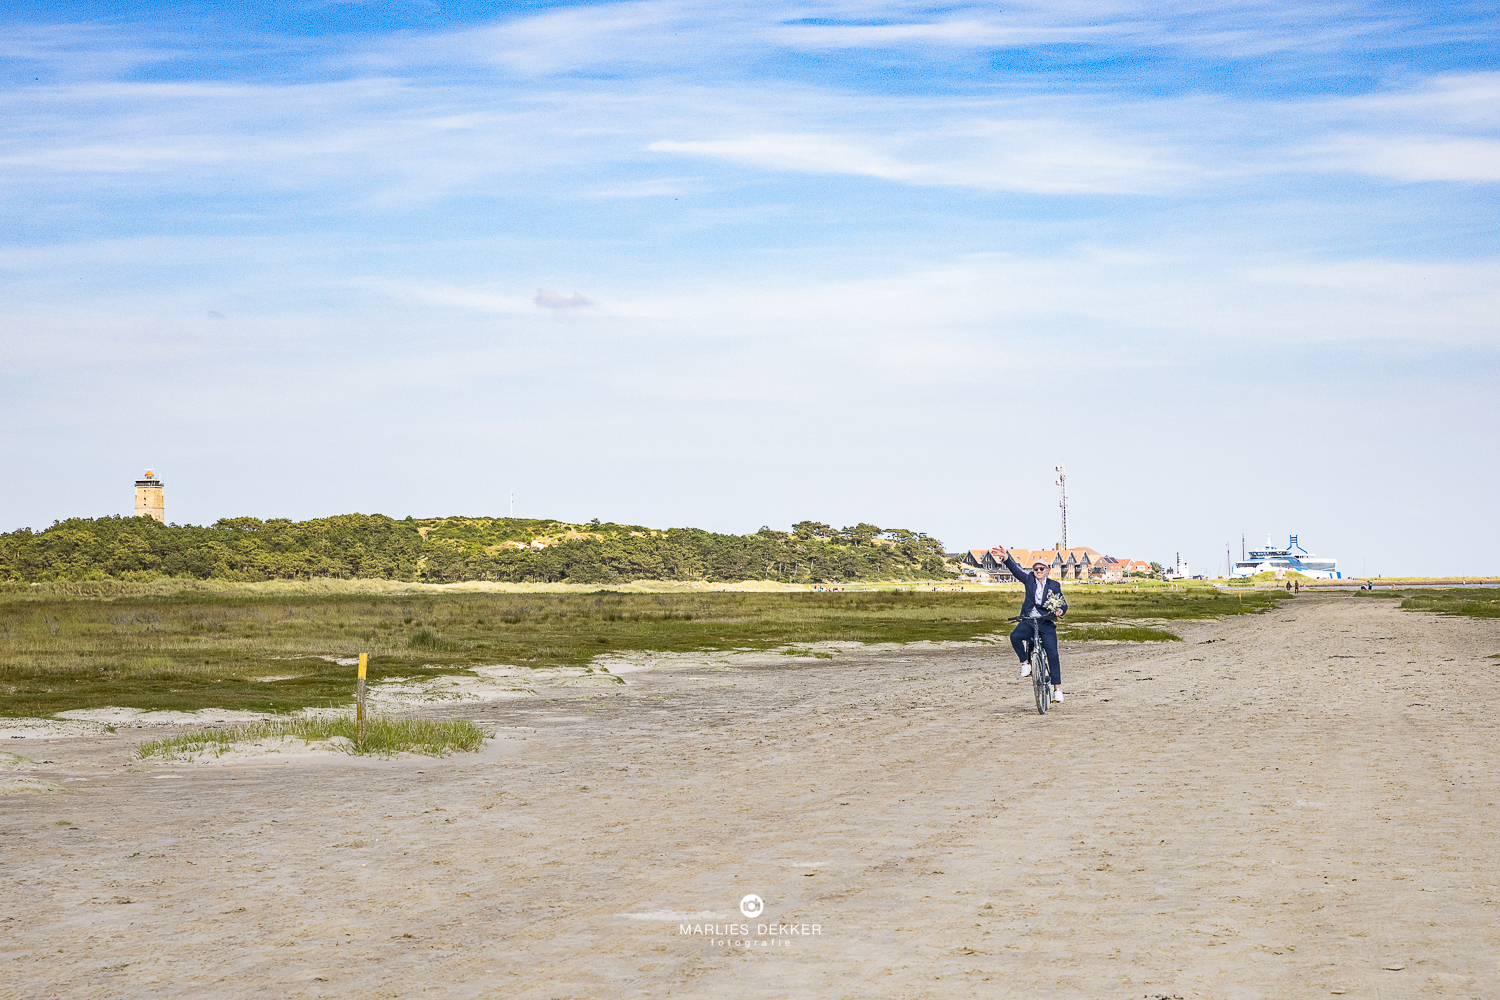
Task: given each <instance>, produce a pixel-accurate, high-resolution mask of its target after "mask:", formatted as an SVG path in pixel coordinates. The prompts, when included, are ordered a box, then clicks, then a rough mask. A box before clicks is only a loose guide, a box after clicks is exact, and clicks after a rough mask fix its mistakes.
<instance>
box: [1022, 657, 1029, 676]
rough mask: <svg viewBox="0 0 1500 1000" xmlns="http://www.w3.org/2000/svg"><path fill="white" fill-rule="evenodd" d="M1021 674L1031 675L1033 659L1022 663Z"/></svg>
mask: <svg viewBox="0 0 1500 1000" xmlns="http://www.w3.org/2000/svg"><path fill="white" fill-rule="evenodd" d="M1021 676H1022V677H1030V676H1031V661H1030V660H1027V661H1026V662H1025V663H1023V664H1021Z"/></svg>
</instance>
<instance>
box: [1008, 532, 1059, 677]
mask: <svg viewBox="0 0 1500 1000" xmlns="http://www.w3.org/2000/svg"><path fill="white" fill-rule="evenodd" d="M1005 568H1006V569H1008V570H1010V575H1011V576H1013V577H1015V578H1016V579H1017V580H1020V581H1021V584H1022V585H1023V586H1024V587H1025V588H1026V600H1025V601H1023V602H1022V604H1021V617H1022V618H1026V619H1029V618H1030V617H1031V609H1032V608H1035V607H1036V576H1035V575H1034V574H1033V573H1031V572H1029V571H1027V570H1024V569H1022V568H1021V566H1020V564H1019V563H1017V562H1016V560H1015V559H1014V558H1013V557H1012V556H1011V554H1010V553H1009V552H1007V553H1005ZM1053 594H1056V595H1057V599H1058V600H1060V601H1062V609H1061V610H1060V611H1059V612H1058V613H1059V614H1061V613H1063V612H1066V611H1067V610H1068V602H1067V599H1066V598H1064V597H1063V595H1062V584H1060V583H1058V582H1057V581H1056V580H1048V581H1047V583H1046V586H1045V587H1044V588H1043V590H1042V601H1043V603H1045V602H1046V600H1047V598H1049V597H1051V596H1052V595H1053ZM1038 610H1043V609H1040V608H1039V609H1038ZM1037 628H1038V631H1039V632H1040V633H1041V638H1042V648H1043V649H1045V650H1046V651H1047V662H1048V663H1049V664H1051V666H1052V685H1053V686H1054V687H1059V686H1061V685H1062V663H1061V662H1060V661H1059V660H1058V658H1057V626H1056V625H1055V624H1054V623H1052V622H1051V621H1049V620H1048V619H1046V618H1042V619H1040V620H1038V621H1037ZM1010 644H1011V647H1012V648H1013V649H1015V651H1016V656H1017V657H1018V658H1019V659H1020V660H1021V662H1023V663H1024V662H1025V661H1027V660H1029V659H1031V622H1030V621H1023V622H1021V623H1020V624H1019V625H1017V626H1016V627H1015V631H1013V632H1011V634H1010Z"/></svg>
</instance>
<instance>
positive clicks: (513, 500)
mask: <svg viewBox="0 0 1500 1000" xmlns="http://www.w3.org/2000/svg"><path fill="white" fill-rule="evenodd" d="M510 516H511V517H515V516H516V491H515V490H511V491H510Z"/></svg>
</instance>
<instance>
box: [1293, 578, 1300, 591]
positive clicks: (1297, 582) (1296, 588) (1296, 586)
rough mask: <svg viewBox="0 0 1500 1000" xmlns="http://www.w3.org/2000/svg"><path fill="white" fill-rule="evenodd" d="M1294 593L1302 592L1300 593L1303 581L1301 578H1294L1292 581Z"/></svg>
mask: <svg viewBox="0 0 1500 1000" xmlns="http://www.w3.org/2000/svg"><path fill="white" fill-rule="evenodd" d="M1292 593H1294V594H1300V593H1302V581H1301V580H1293V581H1292Z"/></svg>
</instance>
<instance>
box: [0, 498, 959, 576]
mask: <svg viewBox="0 0 1500 1000" xmlns="http://www.w3.org/2000/svg"><path fill="white" fill-rule="evenodd" d="M948 566H949V561H948V560H947V559H946V558H945V557H944V555H943V548H942V543H941V542H939V541H938V540H937V539H935V538H929V537H928V536H927V535H925V534H922V533H920V532H914V531H907V530H906V529H903V528H880V527H877V526H876V525H873V524H858V525H854V526H853V527H846V528H840V529H835V528H833V527H831V526H829V525H827V524H822V523H819V522H815V521H803V522H800V523H798V524H796V525H793V526H792V530H791V531H773V530H772V529H770V528H768V527H765V528H761V529H760V530H759V531H757V532H755V533H754V534H750V535H726V534H718V533H715V532H710V531H702V530H699V529H697V528H668V529H665V530H662V529H652V528H644V527H640V526H638V525H621V524H611V523H602V522H600V521H597V520H596V521H592V522H590V523H589V524H582V525H579V524H569V523H567V522H562V521H551V520H538V519H529V518H482V517H448V518H421V519H419V518H412V517H408V518H405V519H404V520H396V519H395V518H391V517H386V516H384V515H381V514H341V515H338V516H336V517H325V518H317V519H314V520H310V521H291V520H288V519H286V518H272V519H270V520H265V521H262V520H260V519H259V518H254V517H233V518H223V519H221V520H219V521H215V522H214V523H213V524H211V525H209V526H207V527H199V526H197V525H190V524H189V525H177V524H162V523H160V522H158V521H156V520H154V519H152V518H149V517H100V518H70V519H69V520H66V521H58V522H56V523H54V524H53V525H52V526H51V527H49V528H46V529H44V530H42V531H32V530H31V529H29V528H23V529H21V530H19V531H13V532H9V533H6V534H0V580H7V581H21V582H41V581H49V580H109V579H113V580H147V579H153V578H156V577H163V576H166V577H183V578H192V579H200V580H231V581H245V582H252V581H261V580H293V579H312V578H318V577H341V578H356V577H362V578H376V579H388V580H407V581H414V582H424V583H456V582H459V581H464V580H490V581H496V582H509V583H622V582H626V581H629V580H704V581H712V582H733V581H737V580H781V581H786V582H802V583H841V582H853V581H859V580H878V579H886V580H889V579H938V578H944V577H947V576H948V575H949V572H950V571H949V569H948Z"/></svg>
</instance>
